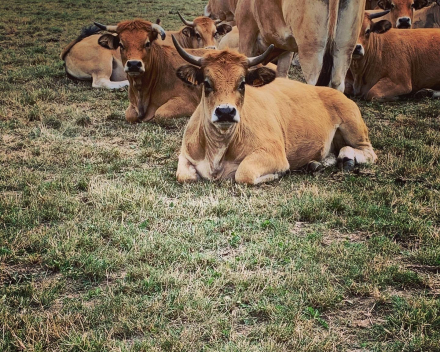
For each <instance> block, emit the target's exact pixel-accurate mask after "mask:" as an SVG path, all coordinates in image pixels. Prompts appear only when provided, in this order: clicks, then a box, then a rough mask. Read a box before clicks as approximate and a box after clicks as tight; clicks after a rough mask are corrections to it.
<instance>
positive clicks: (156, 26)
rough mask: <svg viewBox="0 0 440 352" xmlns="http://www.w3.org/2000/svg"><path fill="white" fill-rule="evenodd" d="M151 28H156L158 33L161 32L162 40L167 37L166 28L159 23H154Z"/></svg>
mask: <svg viewBox="0 0 440 352" xmlns="http://www.w3.org/2000/svg"><path fill="white" fill-rule="evenodd" d="M151 28H153V29H154V30H156V32H157V33H159V34H160V37H161V38H162V40H164V39H165V37H166V36H167V34H166V33H165V30H164V29H163V28H162V27H161V26H159V25H158V24H152V25H151Z"/></svg>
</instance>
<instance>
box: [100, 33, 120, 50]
mask: <svg viewBox="0 0 440 352" xmlns="http://www.w3.org/2000/svg"><path fill="white" fill-rule="evenodd" d="M98 44H99V45H101V46H102V47H103V48H106V49H110V50H116V49H117V48H118V46H119V37H118V36H117V35H111V34H108V33H107V34H103V35H101V36H100V37H99V39H98Z"/></svg>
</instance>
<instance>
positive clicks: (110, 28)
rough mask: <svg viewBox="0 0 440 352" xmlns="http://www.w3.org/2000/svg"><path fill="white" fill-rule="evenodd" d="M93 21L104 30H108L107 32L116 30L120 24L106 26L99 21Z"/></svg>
mask: <svg viewBox="0 0 440 352" xmlns="http://www.w3.org/2000/svg"><path fill="white" fill-rule="evenodd" d="M93 23H94V24H95V26H96V27H98V28H101V29H102V30H103V31H107V32H116V28H118V26H106V25H103V24H101V23H98V22H93Z"/></svg>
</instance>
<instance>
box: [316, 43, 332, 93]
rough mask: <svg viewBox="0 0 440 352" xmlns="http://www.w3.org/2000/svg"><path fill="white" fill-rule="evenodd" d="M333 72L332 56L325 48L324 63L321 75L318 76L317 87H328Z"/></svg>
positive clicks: (329, 50)
mask: <svg viewBox="0 0 440 352" xmlns="http://www.w3.org/2000/svg"><path fill="white" fill-rule="evenodd" d="M332 71H333V55H332V50H331V49H330V48H329V47H327V50H326V51H325V54H324V61H323V63H322V69H321V73H320V74H319V78H318V82H316V85H317V86H324V87H328V86H329V85H330V80H331V78H332Z"/></svg>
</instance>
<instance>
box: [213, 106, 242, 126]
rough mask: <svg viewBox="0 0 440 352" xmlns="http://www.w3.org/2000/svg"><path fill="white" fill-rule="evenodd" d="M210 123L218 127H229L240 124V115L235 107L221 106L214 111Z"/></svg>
mask: <svg viewBox="0 0 440 352" xmlns="http://www.w3.org/2000/svg"><path fill="white" fill-rule="evenodd" d="M211 121H212V122H213V123H215V124H219V125H225V126H227V125H231V124H234V123H238V122H240V113H239V112H238V111H237V109H236V108H235V106H232V105H229V104H221V105H219V106H217V107H216V108H215V109H214V112H213V114H212V119H211Z"/></svg>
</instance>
